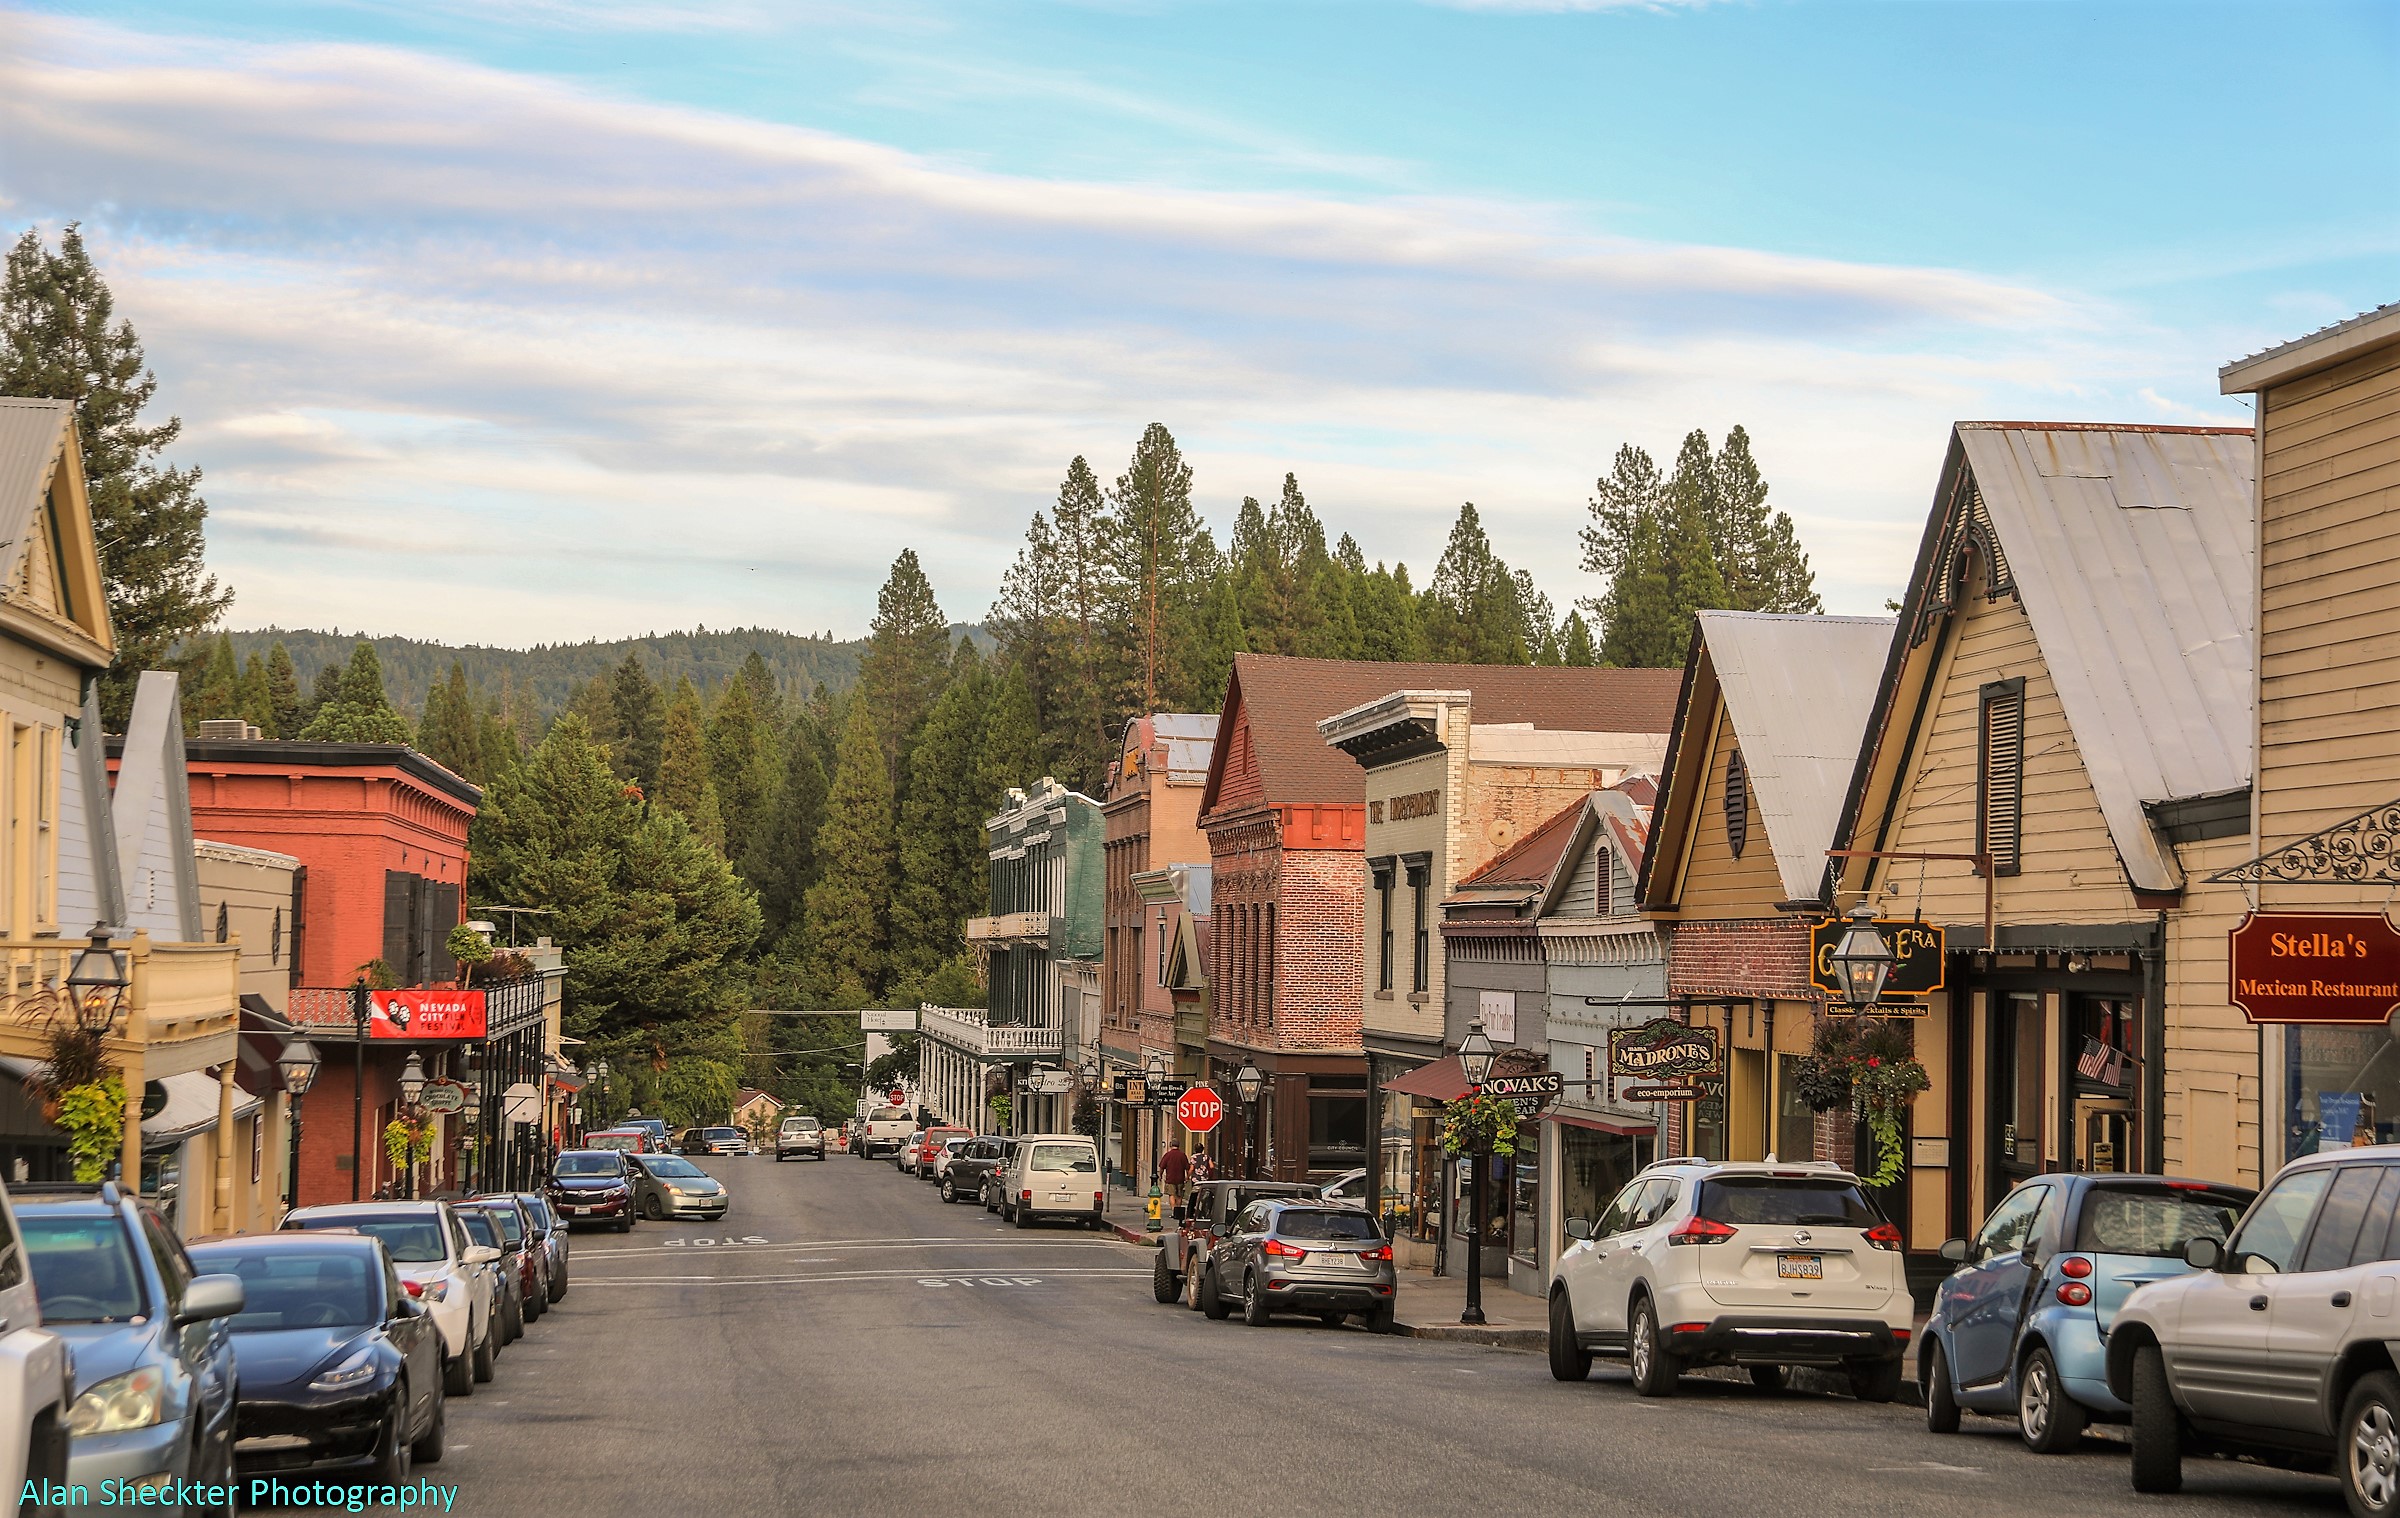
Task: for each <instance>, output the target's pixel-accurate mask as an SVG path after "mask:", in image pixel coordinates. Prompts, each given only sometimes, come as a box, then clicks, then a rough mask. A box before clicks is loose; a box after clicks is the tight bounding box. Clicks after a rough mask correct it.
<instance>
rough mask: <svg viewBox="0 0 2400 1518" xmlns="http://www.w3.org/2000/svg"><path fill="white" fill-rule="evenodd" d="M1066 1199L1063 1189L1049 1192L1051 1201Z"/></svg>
mask: <svg viewBox="0 0 2400 1518" xmlns="http://www.w3.org/2000/svg"><path fill="white" fill-rule="evenodd" d="M1066 1199H1067V1193H1065V1192H1063V1191H1053V1192H1051V1193H1050V1200H1051V1201H1053V1202H1063V1201H1065V1200H1066Z"/></svg>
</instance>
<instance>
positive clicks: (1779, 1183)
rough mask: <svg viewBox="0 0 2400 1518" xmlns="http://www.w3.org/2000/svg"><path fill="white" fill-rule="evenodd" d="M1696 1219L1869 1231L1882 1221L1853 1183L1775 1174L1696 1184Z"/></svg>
mask: <svg viewBox="0 0 2400 1518" xmlns="http://www.w3.org/2000/svg"><path fill="white" fill-rule="evenodd" d="M1699 1214H1700V1216H1702V1217H1704V1218H1707V1219H1708V1220H1709V1221H1710V1222H1712V1223H1731V1224H1733V1225H1735V1226H1736V1227H1741V1226H1746V1225H1750V1224H1761V1223H1763V1224H1767V1225H1769V1226H1772V1225H1775V1224H1779V1223H1813V1224H1817V1225H1820V1226H1826V1227H1834V1228H1872V1227H1874V1226H1875V1225H1876V1224H1878V1223H1880V1222H1882V1221H1883V1215H1882V1214H1881V1213H1879V1212H1877V1211H1876V1210H1875V1206H1874V1204H1873V1203H1871V1202H1869V1201H1868V1200H1867V1198H1866V1194H1865V1193H1864V1192H1862V1191H1860V1190H1859V1189H1858V1183H1857V1182H1855V1181H1837V1180H1831V1179H1827V1180H1800V1179H1797V1178H1794V1177H1790V1176H1779V1175H1723V1176H1717V1177H1715V1178H1714V1179H1712V1180H1708V1181H1704V1182H1702V1183H1701V1186H1700V1206H1699Z"/></svg>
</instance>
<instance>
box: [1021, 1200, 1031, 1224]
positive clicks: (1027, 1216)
mask: <svg viewBox="0 0 2400 1518" xmlns="http://www.w3.org/2000/svg"><path fill="white" fill-rule="evenodd" d="M1017 1226H1018V1227H1019V1228H1031V1227H1032V1226H1033V1214H1032V1213H1030V1212H1027V1211H1026V1210H1025V1204H1024V1203H1023V1202H1019V1203H1018V1204H1017Z"/></svg>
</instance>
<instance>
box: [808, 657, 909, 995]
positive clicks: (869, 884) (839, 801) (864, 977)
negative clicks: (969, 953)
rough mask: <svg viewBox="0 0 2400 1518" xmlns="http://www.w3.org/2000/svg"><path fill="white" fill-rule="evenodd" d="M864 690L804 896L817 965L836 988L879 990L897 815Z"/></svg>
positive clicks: (847, 731)
mask: <svg viewBox="0 0 2400 1518" xmlns="http://www.w3.org/2000/svg"><path fill="white" fill-rule="evenodd" d="M871 706H872V703H871V702H870V701H869V700H867V699H866V697H865V694H864V692H863V691H862V692H861V693H860V695H859V697H858V699H855V700H853V701H852V702H851V703H850V715H849V720H848V722H847V723H846V725H845V726H844V727H843V729H842V738H841V746H840V748H839V750H838V753H839V758H838V760H837V761H836V763H835V765H834V771H833V785H832V790H831V793H830V794H829V796H828V798H827V801H826V808H825V825H824V826H823V827H822V828H821V829H819V830H818V833H817V860H818V867H817V879H816V882H815V884H813V885H811V886H810V887H809V888H808V893H807V895H806V896H805V897H804V898H803V905H802V913H801V917H802V926H801V938H802V943H803V945H804V946H805V949H806V953H807V958H808V963H809V965H810V967H811V969H812V972H813V973H814V974H815V975H817V976H818V978H819V979H820V980H821V981H822V982H823V983H824V984H826V985H829V986H832V987H834V988H835V994H837V995H848V994H852V993H853V992H854V991H856V992H863V993H864V994H866V995H868V996H873V995H875V994H876V993H877V992H879V991H880V990H881V989H882V986H883V984H884V972H885V969H886V967H887V965H888V963H889V961H888V959H887V957H886V954H885V937H884V935H885V931H886V919H887V917H888V914H889V912H890V910H891V895H892V867H893V852H894V850H893V833H892V827H893V817H892V782H891V771H890V769H889V767H888V766H887V765H886V764H885V762H884V757H883V731H882V730H883V726H884V724H882V723H880V722H878V721H877V720H876V716H875V713H874V712H873V710H872V709H871Z"/></svg>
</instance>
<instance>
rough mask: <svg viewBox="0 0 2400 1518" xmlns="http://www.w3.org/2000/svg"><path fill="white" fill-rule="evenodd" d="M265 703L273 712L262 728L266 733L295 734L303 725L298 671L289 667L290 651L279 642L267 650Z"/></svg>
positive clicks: (284, 736) (274, 735)
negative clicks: (269, 722)
mask: <svg viewBox="0 0 2400 1518" xmlns="http://www.w3.org/2000/svg"><path fill="white" fill-rule="evenodd" d="M267 704H268V706H269V707H270V708H271V709H272V710H273V712H274V714H275V725H274V726H273V727H270V728H267V729H266V731H267V733H268V734H269V736H271V737H276V738H295V737H298V736H299V734H300V729H301V728H302V727H303V726H305V725H306V724H305V723H304V722H303V721H302V720H301V716H300V704H301V698H300V672H299V671H298V670H297V669H294V668H293V667H292V651H291V650H290V649H288V648H285V647H284V646H283V645H282V644H281V643H277V644H276V645H275V646H274V647H273V648H271V649H268V650H267ZM260 726H261V727H265V726H266V724H264V723H261V724H260Z"/></svg>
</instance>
